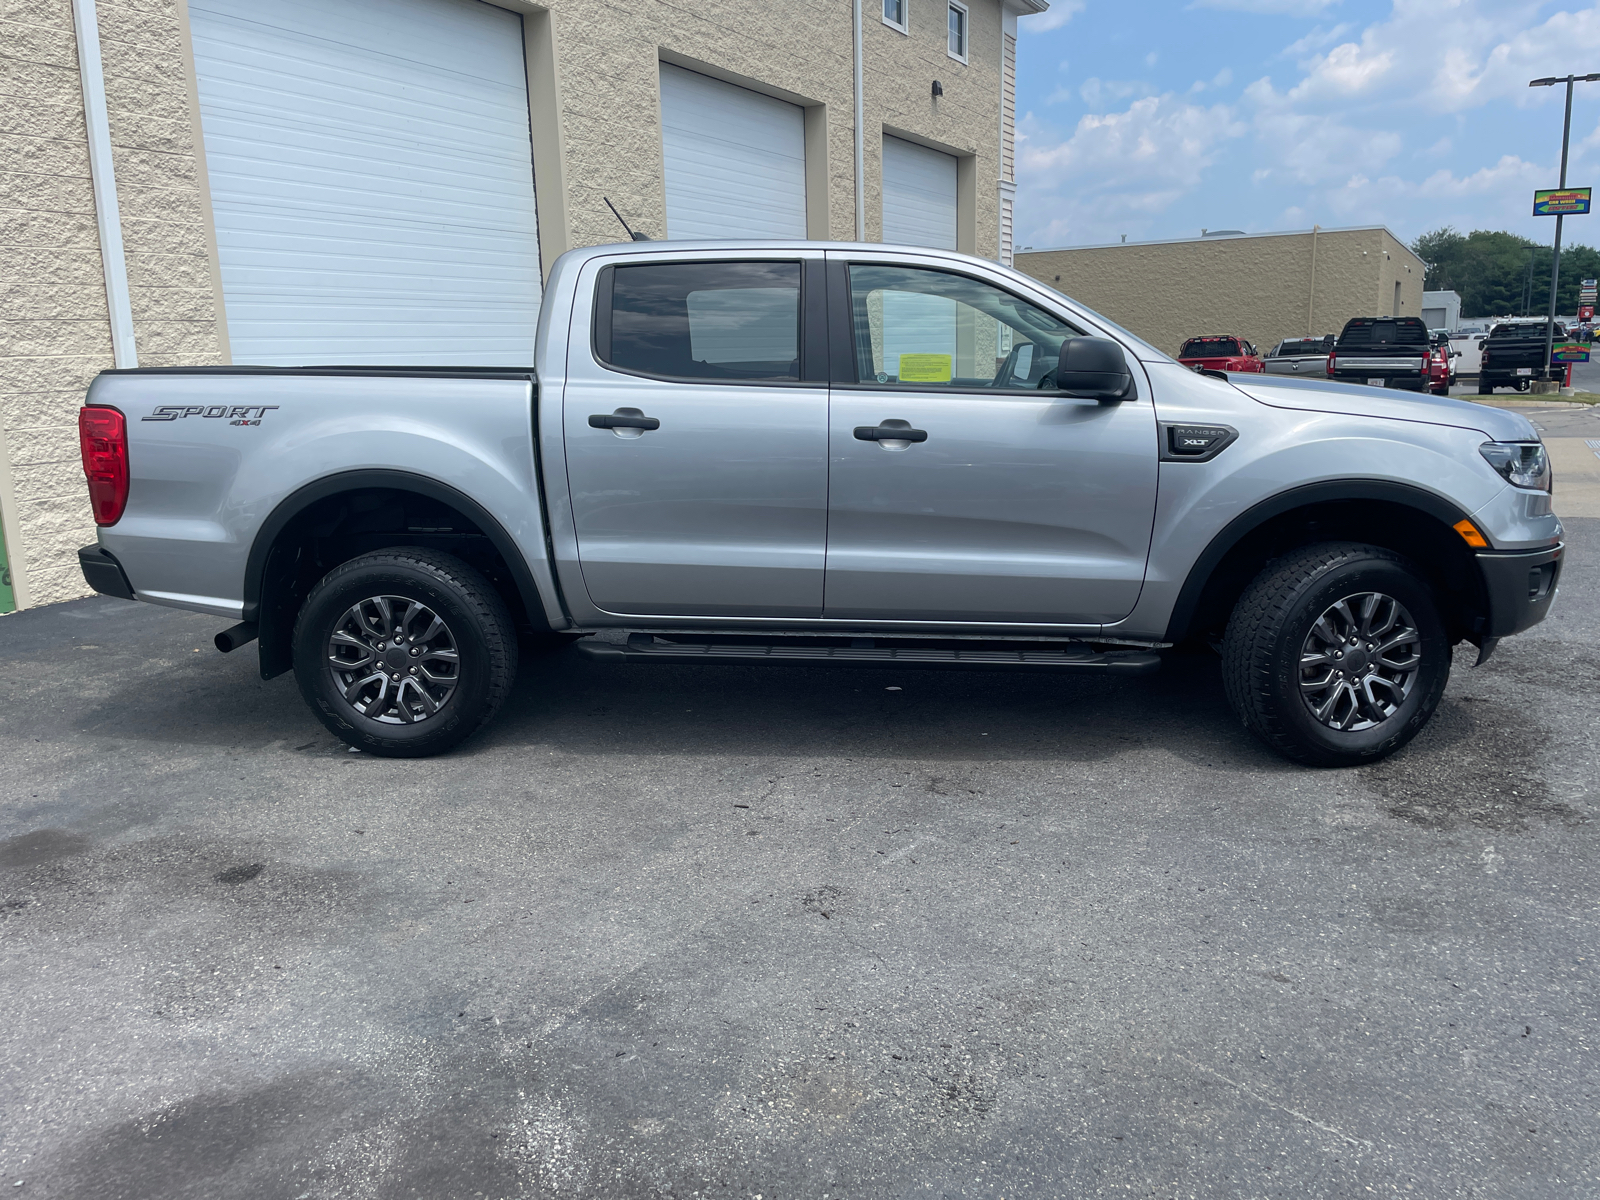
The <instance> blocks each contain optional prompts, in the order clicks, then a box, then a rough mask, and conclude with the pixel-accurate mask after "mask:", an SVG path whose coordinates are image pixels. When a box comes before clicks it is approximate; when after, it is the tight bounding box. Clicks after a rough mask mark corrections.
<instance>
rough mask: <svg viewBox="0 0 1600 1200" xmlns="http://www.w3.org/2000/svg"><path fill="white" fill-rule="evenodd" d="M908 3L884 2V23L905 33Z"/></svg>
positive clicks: (901, 1) (899, 0)
mask: <svg viewBox="0 0 1600 1200" xmlns="http://www.w3.org/2000/svg"><path fill="white" fill-rule="evenodd" d="M906 3H907V0H883V23H884V24H885V25H888V26H889V27H890V28H892V29H898V30H899V31H900V32H901V33H905V32H906Z"/></svg>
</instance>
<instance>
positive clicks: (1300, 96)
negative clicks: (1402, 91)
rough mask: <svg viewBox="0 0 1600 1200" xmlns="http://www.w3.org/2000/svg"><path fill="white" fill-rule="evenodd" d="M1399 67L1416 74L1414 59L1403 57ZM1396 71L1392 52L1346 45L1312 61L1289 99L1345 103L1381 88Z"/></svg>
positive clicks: (1391, 50) (1351, 44)
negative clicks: (1338, 100)
mask: <svg viewBox="0 0 1600 1200" xmlns="http://www.w3.org/2000/svg"><path fill="white" fill-rule="evenodd" d="M1401 62H1402V65H1403V66H1405V67H1406V68H1407V69H1409V70H1415V67H1416V59H1415V58H1414V57H1413V56H1412V55H1409V54H1408V55H1405V56H1403V58H1402V60H1401ZM1394 67H1395V52H1394V49H1393V48H1391V47H1388V46H1385V47H1384V48H1383V49H1375V48H1373V47H1370V46H1364V45H1357V44H1356V43H1355V42H1345V43H1344V44H1343V45H1340V46H1335V47H1334V48H1333V49H1332V50H1330V51H1328V53H1326V54H1320V55H1318V56H1317V57H1316V58H1314V59H1312V60H1311V67H1310V70H1309V71H1308V72H1307V75H1306V77H1305V78H1304V79H1303V80H1301V81H1300V82H1299V83H1298V84H1296V85H1295V87H1294V89H1293V90H1292V91H1291V92H1290V95H1291V96H1292V97H1293V98H1294V99H1296V100H1323V99H1329V100H1331V99H1336V98H1337V99H1341V100H1348V99H1352V98H1354V97H1357V96H1360V95H1361V94H1362V93H1364V92H1371V91H1372V90H1374V88H1375V87H1377V86H1379V85H1381V84H1382V83H1383V82H1384V80H1385V77H1386V76H1388V75H1389V74H1390V72H1391V71H1392V70H1393V69H1394Z"/></svg>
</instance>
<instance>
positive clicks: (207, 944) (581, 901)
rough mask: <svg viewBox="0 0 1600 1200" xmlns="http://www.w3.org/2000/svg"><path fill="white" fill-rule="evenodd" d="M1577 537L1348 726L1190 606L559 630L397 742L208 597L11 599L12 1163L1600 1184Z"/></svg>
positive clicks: (1596, 571) (1558, 1190)
mask: <svg viewBox="0 0 1600 1200" xmlns="http://www.w3.org/2000/svg"><path fill="white" fill-rule="evenodd" d="M1558 489H1559V484H1558ZM1569 536H1570V540H1571V546H1572V549H1571V552H1570V560H1569V565H1568V567H1567V573H1566V576H1565V580H1564V583H1563V587H1562V592H1561V596H1560V599H1559V602H1558V606H1557V608H1556V610H1555V612H1554V614H1553V615H1552V617H1551V618H1550V620H1549V621H1547V622H1546V623H1545V624H1544V625H1542V626H1540V627H1538V628H1537V629H1536V630H1534V631H1533V632H1532V633H1530V634H1529V635H1525V636H1523V637H1520V638H1517V639H1513V640H1510V641H1507V642H1506V643H1504V644H1503V645H1502V646H1501V648H1500V650H1499V651H1498V653H1497V654H1496V655H1495V656H1494V658H1493V659H1491V661H1490V662H1489V663H1488V664H1487V665H1485V666H1484V667H1482V668H1479V669H1477V670H1472V669H1469V668H1470V664H1471V661H1472V656H1471V654H1470V653H1469V652H1468V651H1466V650H1465V649H1463V651H1462V652H1461V653H1459V654H1458V656H1457V659H1456V674H1455V676H1454V678H1453V679H1452V682H1451V684H1450V687H1449V690H1448V692H1447V695H1446V699H1445V702H1444V705H1443V707H1442V709H1441V711H1440V712H1439V715H1438V717H1437V719H1436V720H1435V722H1434V723H1433V725H1432V726H1431V727H1430V729H1429V730H1428V731H1427V732H1426V733H1425V734H1424V736H1422V737H1421V738H1419V739H1418V740H1417V741H1416V742H1415V743H1413V745H1412V746H1411V747H1410V748H1408V749H1407V750H1405V751H1404V752H1403V753H1401V754H1400V755H1399V756H1397V757H1395V758H1394V759H1392V760H1390V761H1388V762H1386V763H1383V764H1381V765H1377V766H1373V767H1370V768H1366V769H1361V770H1354V771H1331V772H1330V771H1310V770H1305V769H1300V768H1295V767H1292V766H1290V765H1288V764H1286V763H1284V762H1282V761H1280V760H1278V759H1276V758H1274V757H1273V756H1272V755H1270V754H1269V753H1267V752H1266V751H1265V750H1264V749H1262V748H1261V747H1260V746H1258V745H1257V744H1255V743H1254V742H1252V741H1251V740H1250V739H1249V738H1248V737H1247V736H1246V735H1245V734H1244V733H1243V732H1242V731H1241V730H1240V729H1239V728H1238V727H1237V726H1236V724H1235V722H1234V721H1233V720H1232V718H1231V717H1230V715H1229V713H1228V712H1227V710H1226V708H1225V706H1224V704H1223V701H1222V695H1221V690H1220V687H1219V684H1218V680H1217V672H1216V668H1215V663H1214V660H1212V659H1211V658H1209V657H1205V656H1191V657H1183V658H1177V659H1174V660H1172V661H1171V662H1169V664H1168V668H1167V670H1165V671H1164V673H1163V674H1162V675H1160V676H1157V677H1155V678H1153V679H1150V680H1143V679H1139V680H1130V681H1120V682H1117V681H1110V680H1101V679H1063V680H1046V679H1029V678H1021V677H1016V676H1008V675H998V674H997V675H988V674H978V675H954V674H938V673H892V672H879V671H841V670H835V671H828V670H819V669H805V670H785V669H781V668H773V669H766V668H759V669H757V668H720V669H719V668H678V667H674V668H659V667H658V668H649V667H641V668H629V667H607V666H603V665H591V664H586V663H582V662H577V661H571V660H568V659H567V658H564V657H559V658H553V659H546V660H544V661H542V662H539V663H536V664H534V665H532V666H531V667H530V668H529V669H527V670H525V672H524V674H523V676H522V679H521V682H520V684H519V687H518V690H517V693H516V695H515V697H514V699H513V701H512V703H511V704H510V706H509V709H508V711H506V712H504V713H503V714H502V716H501V718H500V720H499V722H498V723H497V724H496V725H495V726H494V727H492V729H491V730H490V731H488V733H487V734H486V735H485V736H483V737H481V738H480V739H478V740H477V741H475V742H473V743H471V744H469V746H468V747H467V748H466V749H465V750H464V751H463V752H460V753H457V754H455V755H453V756H451V757H448V758H444V759H438V760H432V761H422V762H397V761H382V760H378V759H373V758H370V757H368V756H365V755H360V754H355V753H349V752H347V751H346V749H345V747H344V746H342V745H341V744H338V743H336V742H335V741H334V740H333V739H332V738H331V737H330V736H329V735H328V734H327V733H325V732H324V731H323V729H322V727H321V726H320V725H319V724H317V723H316V722H315V721H314V720H313V719H312V717H311V716H310V715H309V713H308V712H307V711H306V709H305V708H304V706H303V705H302V703H301V701H300V698H299V695H298V693H297V690H296V688H295V686H294V683H293V681H292V680H291V679H289V678H287V677H286V678H281V679H278V680H275V681H273V682H270V683H262V682H261V681H260V680H259V679H258V678H257V677H256V671H255V660H254V655H253V654H252V653H250V652H249V651H246V652H240V653H236V654H234V655H231V656H229V657H226V658H224V657H221V656H219V655H218V654H217V653H216V652H215V650H213V649H212V648H211V646H210V643H209V638H210V635H211V634H212V633H213V632H214V631H215V629H216V627H217V625H218V624H219V623H218V622H216V621H213V620H210V619H207V618H203V617H197V616H194V615H189V614H184V613H179V612H174V611H169V610H163V609H158V608H153V607H148V606H144V605H139V604H132V603H123V602H118V601H113V600H107V599H95V600H87V601H81V602H76V603H72V604H67V605H60V606H56V607H53V608H48V609H42V610H36V611H32V612H28V613H23V614H20V615H18V616H13V617H7V618H6V619H5V620H4V621H0V697H3V700H0V704H3V707H0V712H3V713H4V714H5V716H4V724H5V731H6V733H5V737H4V739H3V740H0V781H3V783H0V788H3V795H4V802H3V804H0V1004H3V1010H4V1012H5V1013H6V1020H5V1021H3V1022H0V1045H3V1053H0V1130H3V1134H0V1139H3V1140H0V1188H3V1189H4V1190H5V1192H6V1194H8V1195H16V1196H19V1197H25V1198H26V1197H85V1198H87V1197H94V1198H96V1200H116V1198H135V1197H137V1198H147V1197H148V1198H156V1197H160V1198H163V1200H167V1198H180V1197H207V1198H211V1197H222V1196H226V1197H251V1198H263V1200H275V1198H279V1197H282V1198H284V1200H302V1198H303V1200H311V1198H322V1197H330V1198H331V1197H350V1198H385V1200H386V1198H390V1197H430V1198H434V1200H441V1198H445V1197H450V1198H455V1197H461V1198H467V1197H479V1196H481V1197H535V1196H537V1197H591V1196H619V1197H633V1196H658V1195H665V1196H674V1197H691V1196H715V1197H753V1196H760V1197H762V1198H763V1200H774V1198H777V1197H824V1196H826V1197H879V1196H884V1197H887V1196H894V1197H944V1196H974V1197H976V1196H984V1197H990V1196H997V1197H998V1196H1003V1197H1023V1196H1062V1197H1068V1196H1070V1197H1088V1196H1154V1197H1173V1198H1175V1197H1191V1196H1195V1197H1213V1196H1216V1197H1221V1196H1227V1197H1258V1196H1259V1197H1267V1196H1272V1197H1278V1196H1282V1197H1344V1196H1356V1195H1369V1194H1377V1195H1409V1196H1418V1197H1439V1198H1444V1197H1495V1198H1497V1200H1506V1198H1510V1197H1533V1196H1563V1197H1567V1196H1579V1195H1594V1194H1596V1189H1600V1053H1597V1048H1596V1045H1595V1038H1596V1033H1595V1031H1596V1029H1597V1028H1600V1023H1597V1017H1600V1011H1597V1010H1600V998H1597V993H1596V986H1595V984H1596V970H1595V967H1596V959H1597V956H1600V937H1597V936H1596V935H1597V932H1600V930H1597V925H1600V921H1597V913H1600V909H1597V900H1600V870H1597V867H1600V855H1597V849H1596V844H1595V829H1596V825H1595V822H1594V821H1593V820H1592V819H1591V818H1592V817H1593V815H1594V811H1595V804H1596V801H1595V784H1596V780H1597V779H1600V771H1597V764H1596V732H1595V731H1596V727H1597V719H1600V689H1597V684H1600V603H1597V600H1596V595H1597V592H1596V583H1597V576H1600V567H1597V565H1596V564H1597V563H1600V519H1593V518H1583V517H1579V518H1575V519H1573V520H1571V521H1570V522H1569ZM252 649H253V648H252ZM896 689H898V690H896Z"/></svg>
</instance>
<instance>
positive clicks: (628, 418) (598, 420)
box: [589, 408, 661, 429]
mask: <svg viewBox="0 0 1600 1200" xmlns="http://www.w3.org/2000/svg"><path fill="white" fill-rule="evenodd" d="M589 428H590V429H660V428H661V422H660V421H658V420H657V419H656V418H655V417H647V416H645V415H644V414H643V413H641V412H640V411H639V410H638V409H636V408H619V409H617V411H616V412H614V413H595V414H594V415H593V416H591V417H590V418H589Z"/></svg>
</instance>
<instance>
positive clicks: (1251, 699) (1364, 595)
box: [1222, 542, 1450, 767]
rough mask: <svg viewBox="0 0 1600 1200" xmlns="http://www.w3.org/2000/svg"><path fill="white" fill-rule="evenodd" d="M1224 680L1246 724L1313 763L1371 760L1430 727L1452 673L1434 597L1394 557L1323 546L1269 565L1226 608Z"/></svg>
mask: <svg viewBox="0 0 1600 1200" xmlns="http://www.w3.org/2000/svg"><path fill="white" fill-rule="evenodd" d="M1222 663H1223V685H1224V688H1225V689H1226V691H1227V695H1228V700H1229V702H1230V703H1231V704H1232V705H1233V708H1234V711H1235V712H1236V713H1237V714H1238V715H1239V718H1240V720H1241V721H1243V722H1244V725H1245V727H1246V728H1247V729H1249V730H1250V731H1251V732H1252V733H1254V734H1256V736H1258V737H1260V738H1261V739H1262V740H1263V741H1265V742H1266V743H1267V744H1268V745H1270V746H1271V747H1272V748H1273V749H1275V750H1277V751H1278V752H1279V753H1280V754H1283V755H1284V756H1285V757H1287V758H1291V759H1293V760H1295V761H1296V762H1303V763H1307V764H1310V765H1313V766H1329V767H1336V766H1354V765H1357V764H1360V763H1364V762H1372V761H1374V760H1376V759H1379V758H1383V757H1384V756H1385V755H1388V754H1391V753H1393V752H1394V751H1395V750H1398V749H1399V748H1400V747H1401V746H1403V745H1405V744H1406V743H1407V742H1408V741H1410V740H1411V739H1412V738H1413V737H1415V736H1416V735H1417V733H1418V732H1419V731H1420V730H1421V729H1422V727H1423V726H1424V725H1426V724H1427V723H1428V719H1429V718H1430V717H1432V716H1433V712H1434V709H1436V708H1437V707H1438V705H1439V699H1440V697H1441V696H1442V695H1443V694H1444V686H1445V683H1446V681H1447V680H1448V679H1449V677H1450V642H1449V638H1448V637H1447V635H1446V633H1445V629H1444V624H1443V622H1442V621H1441V620H1440V619H1439V613H1438V606H1437V604H1436V603H1435V601H1434V597H1433V591H1432V589H1431V588H1430V587H1429V585H1428V584H1427V582H1426V581H1425V580H1424V579H1423V577H1422V576H1421V574H1420V572H1418V571H1417V569H1416V568H1415V567H1413V566H1412V565H1411V564H1410V563H1408V562H1407V561H1406V560H1405V559H1403V558H1401V557H1400V556H1399V555H1398V554H1395V553H1394V552H1393V551H1390V550H1385V549H1382V548H1380V547H1377V546H1365V545H1361V544H1359V543H1353V542H1324V543H1322V544H1319V545H1315V546H1307V547H1304V548H1303V549H1300V550H1296V551H1294V552H1292V553H1290V554H1288V555H1286V556H1285V557H1283V558H1281V559H1278V560H1277V561H1275V562H1273V563H1270V564H1269V565H1268V566H1267V568H1266V569H1265V570H1263V571H1262V572H1261V574H1260V575H1258V576H1257V577H1256V578H1255V580H1254V581H1253V582H1252V583H1251V584H1250V586H1249V587H1248V588H1246V589H1245V592H1244V595H1242V596H1241V597H1240V598H1239V602H1238V604H1237V605H1236V606H1235V607H1234V611H1233V615H1232V617H1231V618H1230V620H1229V622H1228V629H1227V632H1226V633H1225V634H1224V636H1223V644H1222Z"/></svg>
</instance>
